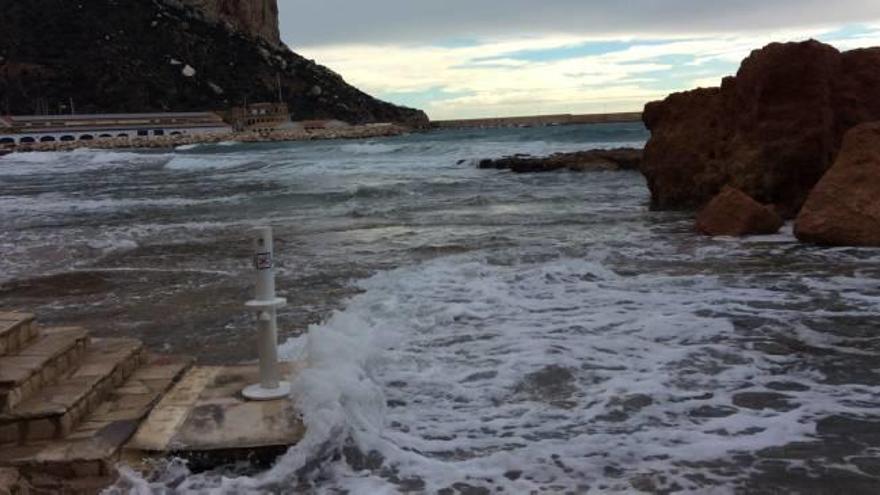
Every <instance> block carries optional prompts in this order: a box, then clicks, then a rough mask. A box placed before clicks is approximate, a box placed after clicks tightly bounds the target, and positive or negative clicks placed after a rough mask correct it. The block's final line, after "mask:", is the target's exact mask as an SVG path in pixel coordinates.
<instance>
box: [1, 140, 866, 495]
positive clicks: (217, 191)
mask: <svg viewBox="0 0 880 495" xmlns="http://www.w3.org/2000/svg"><path fill="white" fill-rule="evenodd" d="M646 139H647V134H646V131H645V130H644V128H642V127H641V126H640V125H635V124H617V125H601V126H573V127H555V128H540V129H506V130H469V131H441V132H432V133H427V134H415V135H410V136H404V137H399V138H391V139H382V140H371V141H351V142H347V141H333V142H312V143H288V144H265V145H242V144H237V143H224V144H223V145H211V146H194V147H187V148H186V149H178V150H175V151H174V152H166V153H119V152H106V151H88V150H87V151H78V152H75V153H68V154H47V153H40V154H13V155H10V156H7V157H5V158H3V159H0V215H2V223H3V229H2V232H0V247H2V250H3V253H4V256H3V258H2V260H0V274H2V275H0V279H2V281H6V282H9V281H13V280H21V279H25V280H26V279H29V278H31V277H36V276H39V275H46V274H52V273H59V272H66V271H74V272H78V271H89V272H95V273H103V274H105V275H106V276H108V277H123V278H122V279H121V280H125V281H127V282H131V284H132V287H134V288H133V289H131V290H133V291H136V294H137V299H138V302H137V303H136V307H137V308H140V309H143V308H147V309H149V308H151V307H153V306H151V305H155V304H156V303H155V302H152V301H154V299H152V298H160V297H162V294H165V293H167V292H168V291H171V293H172V294H173V295H174V297H177V298H180V299H183V297H182V296H181V295H182V294H184V293H185V292H186V291H200V293H204V294H206V296H205V297H206V299H205V300H208V299H211V300H221V301H222V302H223V304H224V305H225V306H229V307H230V308H232V309H230V312H236V313H238V312H240V310H239V307H238V306H236V305H238V304H240V300H237V299H232V295H233V294H234V295H236V296H241V297H245V296H246V295H247V292H246V291H247V290H248V286H249V279H248V266H247V257H246V250H247V245H246V241H245V240H244V235H245V234H244V232H245V230H246V229H247V228H248V227H250V226H253V225H258V224H263V223H270V224H272V225H274V226H276V231H277V233H276V235H277V236H278V237H279V239H280V244H279V246H278V247H277V256H278V257H279V261H280V263H281V268H280V273H279V286H280V287H282V288H284V290H285V294H284V295H286V296H287V297H288V298H289V299H290V300H291V302H292V306H294V307H293V308H291V309H289V310H287V311H288V312H287V313H282V314H281V325H282V327H285V326H287V327H288V328H287V330H288V331H287V332H285V335H286V336H287V337H286V338H285V341H284V343H283V344H282V347H281V350H282V354H283V356H284V357H285V358H286V359H301V360H306V361H307V362H308V368H307V369H306V370H305V371H304V372H302V373H300V374H297V375H296V376H294V377H292V381H293V386H294V393H293V397H292V399H291V400H293V401H294V402H295V403H296V405H297V408H298V409H299V410H300V411H301V413H302V418H303V420H304V421H305V423H306V425H307V429H308V430H307V435H306V438H305V439H304V440H303V442H302V443H301V444H300V445H298V446H296V447H294V448H292V449H291V450H290V451H289V452H288V453H287V454H286V455H284V456H282V457H281V458H280V459H278V461H277V462H276V463H275V464H274V465H273V466H272V467H271V468H269V469H267V470H255V469H250V468H246V467H242V466H227V467H223V468H222V469H218V470H216V471H212V472H209V473H191V472H189V471H188V470H187V469H186V467H185V465H183V464H181V463H179V462H170V463H169V464H168V465H167V466H165V467H164V468H163V469H160V471H159V473H158V474H155V475H154V476H152V477H150V478H148V479H144V478H141V477H139V476H136V475H134V474H131V473H128V474H127V476H126V477H125V479H124V480H123V481H122V482H121V483H120V484H119V485H118V486H117V487H116V488H114V490H116V491H132V492H135V493H187V492H194V493H262V492H275V493H300V492H301V493H355V494H374V493H450V494H454V493H466V494H473V493H512V494H519V493H609V492H612V493H632V492H636V491H642V492H648V493H737V492H747V493H751V492H760V491H761V490H771V492H772V490H779V491H783V492H789V491H801V492H805V493H814V492H816V490H821V489H823V487H824V488H828V489H835V488H836V489H842V490H844V491H845V492H846V493H872V492H875V491H876V490H875V489H876V488H877V487H878V486H880V485H878V484H877V483H878V481H877V480H878V478H877V476H878V474H880V470H878V463H877V462H876V459H877V456H878V453H880V421H878V413H877V411H878V410H880V409H878V407H880V376H878V374H877V371H878V368H880V362H878V358H877V355H878V351H880V340H878V338H877V336H876V321H877V319H878V316H880V315H878V313H880V285H878V283H877V279H878V275H880V265H878V261H880V251H878V250H873V249H856V248H838V249H827V248H818V247H812V246H807V245H802V244H799V243H797V242H796V241H795V239H794V237H793V236H792V233H791V226H790V225H789V226H787V227H786V228H785V229H784V230H783V231H782V232H781V233H780V234H778V235H774V236H760V237H751V238H746V239H739V240H734V239H724V238H717V239H710V238H702V237H699V236H697V235H695V234H694V233H693V231H692V216H691V215H690V214H683V213H674V212H652V211H650V210H649V208H648V202H649V193H648V190H647V187H646V185H645V181H644V179H643V178H642V177H641V175H639V174H638V173H637V172H632V171H629V172H596V173H582V174H575V173H567V172H560V173H549V174H535V175H517V174H512V173H509V172H504V171H495V170H491V171H489V170H479V169H477V168H476V166H475V160H477V159H480V158H491V157H499V156H502V155H508V154H513V153H533V154H547V153H551V152H555V151H575V150H581V149H587V148H594V147H614V146H640V145H642V144H643V143H644V142H645V140H646ZM238 244H241V245H242V246H243V247H241V248H239V247H233V246H236V245H238ZM205 246H208V247H207V248H205ZM157 273H159V274H168V273H171V274H173V276H169V275H163V277H165V278H161V280H165V281H167V280H186V281H187V283H180V284H179V285H181V287H177V288H174V287H172V288H168V287H160V286H157V284H154V283H152V282H154V281H156V280H160V279H159V278H155V277H160V275H157ZM107 274H109V275H107ZM187 274H189V275H187ZM125 277H128V278H125ZM168 277H171V278H168ZM186 277H191V278H186ZM230 279H232V280H237V281H238V282H236V283H233V284H232V286H231V288H230V286H229V284H230V282H229V280H230ZM138 280H140V281H142V282H143V281H147V282H151V283H146V282H143V283H142V284H141V285H137V283H136V282H137V281H138ZM8 297H13V296H8ZM125 299H126V294H125V292H120V291H116V292H115V294H114V295H113V296H112V297H111V296H110V295H106V296H100V297H99V299H96V300H94V301H93V303H94V304H96V305H97V304H98V303H100V304H103V305H109V306H112V307H121V308H127V310H129V311H132V310H131V308H132V305H134V304H135V303H132V302H130V301H129V302H126V301H125ZM35 301H37V302H40V300H39V299H35ZM44 303H45V304H46V306H47V311H51V309H52V308H53V307H54V308H55V309H56V310H58V311H62V310H65V309H69V305H68V306H65V305H64V304H61V306H60V307H59V306H57V303H55V302H52V301H49V300H46V301H44ZM0 304H5V303H4V299H2V298H0ZM53 304H54V305H55V306H53ZM169 304H171V303H169ZM180 304H181V307H183V308H184V309H186V308H187V306H186V305H185V302H181V303H180ZM114 305H115V306H114ZM147 313H149V312H147ZM129 314H130V315H131V317H132V318H135V319H137V318H141V319H143V320H144V322H145V323H144V324H146V322H147V321H148V320H149V318H148V316H144V315H142V314H140V313H137V312H131V313H129ZM249 324H250V323H249V321H248V320H247V319H241V320H236V319H233V318H232V317H230V319H229V320H228V321H226V322H225V325H221V326H219V327H218V328H211V329H207V328H206V329H205V330H204V333H212V334H213V333H217V334H219V335H220V337H222V338H223V339H225V340H231V341H233V343H234V347H236V348H244V349H245V350H244V351H239V352H241V355H236V354H235V353H234V351H230V352H232V354H230V356H234V357H240V358H247V357H249V350H248V349H247V345H249V343H250V337H251V335H250V334H249V333H248V328H249ZM291 327H294V328H291ZM174 333H175V332H173V329H172V330H171V331H168V332H166V333H165V334H163V333H162V332H161V331H159V330H157V331H155V332H151V333H149V334H148V336H149V337H150V338H152V339H154V341H155V342H157V343H161V342H165V345H166V347H170V348H171V349H172V350H173V349H176V348H177V347H178V346H185V345H187V343H188V342H190V341H194V342H199V343H202V344H203V343H204V342H205V341H204V340H200V339H203V338H208V337H205V336H204V335H201V331H200V330H199V329H194V330H192V332H191V335H189V334H188V335H186V336H181V335H172V334H174ZM203 352H204V353H205V355H206V356H207V355H209V354H210V350H209V349H205V350H203ZM872 459H873V460H872ZM811 490H812V491H811Z"/></svg>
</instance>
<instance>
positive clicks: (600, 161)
mask: <svg viewBox="0 0 880 495" xmlns="http://www.w3.org/2000/svg"><path fill="white" fill-rule="evenodd" d="M641 160H642V150H640V149H635V148H616V149H607V150H606V149H595V150H588V151H576V152H574V153H555V154H553V155H550V156H546V157H537V156H532V155H512V156H506V157H503V158H497V159H485V160H480V161H479V162H478V164H477V165H478V166H479V168H482V169H498V170H510V171H512V172H515V173H520V174H524V173H538V172H554V171H557V170H570V171H573V172H586V171H594V170H637V169H638V168H639V164H640V163H641Z"/></svg>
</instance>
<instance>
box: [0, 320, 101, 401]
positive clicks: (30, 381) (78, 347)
mask: <svg viewBox="0 0 880 495" xmlns="http://www.w3.org/2000/svg"><path fill="white" fill-rule="evenodd" d="M88 344H89V335H88V332H87V331H85V330H83V329H82V328H73V327H71V328H47V329H43V330H42V331H40V333H39V336H37V338H36V339H35V340H33V341H31V342H30V343H29V344H28V345H27V346H26V347H24V348H22V349H19V350H18V351H16V352H15V353H14V354H10V355H6V356H2V357H0V413H5V412H8V411H10V410H11V409H14V408H15V407H17V406H18V405H19V404H21V403H22V402H23V401H25V400H27V398H29V397H31V396H33V395H34V394H35V393H37V392H38V391H39V390H40V389H42V388H43V387H44V386H46V385H48V384H51V383H53V382H55V381H56V380H58V378H59V377H61V376H62V375H64V374H65V373H67V372H68V371H70V370H71V369H72V368H74V367H76V365H77V364H78V363H79V360H80V358H81V357H82V355H83V353H84V352H85V350H86V348H87V347H88Z"/></svg>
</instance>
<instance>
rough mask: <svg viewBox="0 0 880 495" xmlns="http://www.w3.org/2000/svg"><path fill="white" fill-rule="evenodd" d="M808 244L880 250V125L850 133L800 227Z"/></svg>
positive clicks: (798, 233) (798, 230)
mask: <svg viewBox="0 0 880 495" xmlns="http://www.w3.org/2000/svg"><path fill="white" fill-rule="evenodd" d="M795 235H796V236H797V237H798V239H800V240H802V241H804V242H812V243H816V244H823V245H831V246H880V122H873V123H868V124H862V125H860V126H857V127H855V128H853V129H852V130H850V131H849V132H848V133H847V135H846V138H845V139H844V142H843V148H842V149H841V150H840V154H839V155H838V157H837V161H836V162H834V166H832V167H831V170H829V171H828V173H826V174H825V176H824V177H822V180H820V181H819V184H817V185H816V187H815V188H814V189H813V192H811V193H810V196H809V198H807V202H806V203H805V204H804V207H803V209H801V212H800V214H799V215H798V217H797V221H796V222H795Z"/></svg>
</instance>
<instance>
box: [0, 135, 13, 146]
mask: <svg viewBox="0 0 880 495" xmlns="http://www.w3.org/2000/svg"><path fill="white" fill-rule="evenodd" d="M0 144H15V139H14V138H11V137H5V138H0Z"/></svg>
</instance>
